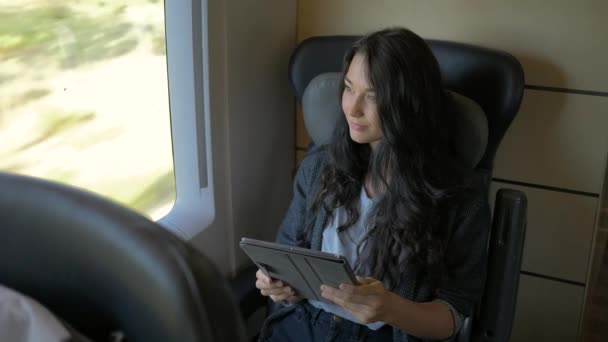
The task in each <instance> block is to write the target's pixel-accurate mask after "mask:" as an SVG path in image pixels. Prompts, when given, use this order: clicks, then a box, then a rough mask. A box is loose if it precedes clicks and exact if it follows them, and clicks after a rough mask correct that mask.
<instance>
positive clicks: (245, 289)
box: [230, 265, 267, 320]
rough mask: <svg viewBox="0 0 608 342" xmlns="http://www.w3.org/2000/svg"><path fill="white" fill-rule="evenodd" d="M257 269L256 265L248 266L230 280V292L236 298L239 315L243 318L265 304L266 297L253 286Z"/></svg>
mask: <svg viewBox="0 0 608 342" xmlns="http://www.w3.org/2000/svg"><path fill="white" fill-rule="evenodd" d="M257 271H258V267H257V266H256V265H251V266H248V267H246V268H244V269H242V270H241V271H239V272H238V273H237V274H236V276H235V277H234V278H233V279H231V280H230V285H231V287H232V292H233V293H234V297H235V298H236V300H237V303H238V305H239V308H240V310H241V315H242V316H243V319H244V320H247V318H249V316H251V315H252V314H253V313H254V312H256V311H257V310H258V309H259V308H261V307H263V306H265V305H266V304H267V300H266V297H264V296H262V295H261V294H260V291H259V290H258V289H257V288H256V287H255V279H256V278H255V273H256V272H257Z"/></svg>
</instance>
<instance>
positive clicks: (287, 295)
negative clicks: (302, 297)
mask: <svg viewBox="0 0 608 342" xmlns="http://www.w3.org/2000/svg"><path fill="white" fill-rule="evenodd" d="M293 296H294V295H293V293H290V292H287V293H285V292H283V293H279V294H276V295H271V296H270V299H272V300H273V301H275V302H282V301H287V300H288V299H289V298H291V297H293Z"/></svg>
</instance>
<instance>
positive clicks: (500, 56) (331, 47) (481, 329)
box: [289, 36, 527, 342]
mask: <svg viewBox="0 0 608 342" xmlns="http://www.w3.org/2000/svg"><path fill="white" fill-rule="evenodd" d="M357 39H359V37H357V36H326V37H312V38H309V39H307V40H305V41H303V42H301V43H300V44H299V45H298V47H297V48H296V50H295V51H294V52H293V54H292V57H291V61H290V65H289V78H290V80H291V83H292V86H293V89H294V92H295V95H296V97H297V98H298V99H299V100H300V101H302V97H303V95H304V93H305V89H306V87H307V85H308V84H309V83H310V81H311V80H313V79H314V78H315V77H317V76H318V75H321V74H325V73H333V72H341V71H342V64H343V56H344V55H345V52H346V51H347V50H348V49H349V48H350V47H351V46H352V45H353V43H354V42H355V41H356V40H357ZM427 43H428V44H429V45H430V47H431V50H432V51H433V53H434V55H435V57H436V58H437V60H438V62H439V66H440V68H441V74H442V78H443V82H444V86H445V87H446V88H447V89H449V90H451V91H454V92H456V93H459V94H461V95H464V96H466V97H468V98H470V99H472V100H474V101H475V102H476V103H477V104H479V105H480V106H481V108H482V109H483V112H484V113H485V115H486V119H487V120H486V121H487V144H486V147H485V152H483V156H482V157H481V159H480V161H479V162H478V163H477V166H476V169H477V170H478V171H480V172H482V173H483V174H484V175H485V176H486V177H487V178H486V185H487V186H488V187H489V182H490V179H491V176H492V170H493V165H494V157H495V155H496V151H497V149H498V146H499V144H500V142H501V140H502V138H503V136H504V135H505V133H506V131H507V129H508V128H509V125H510V124H511V122H512V121H513V119H514V117H515V115H516V114H517V112H518V110H519V106H520V104H521V100H522V96H523V91H524V73H523V69H522V67H521V64H520V63H519V61H518V60H517V59H515V58H514V57H513V56H511V55H509V54H507V53H505V52H502V51H497V50H492V49H487V48H482V47H478V46H472V45H468V44H463V43H456V42H447V41H439V40H427ZM336 95H337V94H336ZM332 106H333V108H335V107H336V106H338V105H336V104H335V103H334V104H333V105H332ZM330 110H331V108H330ZM305 115H306V114H305ZM313 115H316V114H314V113H313ZM330 122H331V121H330ZM321 126H322V124H319V123H316V125H315V127H321ZM464 146H466V145H464ZM526 220H527V200H526V196H525V194H523V193H522V192H520V191H515V190H510V189H501V190H500V191H498V193H497V196H496V201H495V207H494V215H493V222H492V227H491V232H490V238H489V242H488V246H489V248H488V265H489V267H488V273H487V280H486V287H485V290H484V294H483V298H482V302H481V304H480V307H479V314H478V317H475V318H467V319H466V320H465V325H464V327H463V329H462V330H461V334H460V335H459V336H458V341H459V342H464V341H467V342H468V341H496V342H498V341H501V342H502V341H508V339H509V336H510V334H511V327H512V322H513V316H514V310H515V302H516V298H517V291H518V285H519V270H520V267H521V259H522V253H523V242H524V236H525V230H526Z"/></svg>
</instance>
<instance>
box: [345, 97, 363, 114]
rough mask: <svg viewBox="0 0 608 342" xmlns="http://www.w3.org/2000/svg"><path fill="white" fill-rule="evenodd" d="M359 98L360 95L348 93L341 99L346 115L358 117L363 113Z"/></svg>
mask: <svg viewBox="0 0 608 342" xmlns="http://www.w3.org/2000/svg"><path fill="white" fill-rule="evenodd" d="M360 98H361V97H360V96H356V95H350V96H345V97H344V98H343V99H342V110H344V113H345V114H346V115H347V116H351V117H360V116H362V115H363V110H362V107H361V99H360Z"/></svg>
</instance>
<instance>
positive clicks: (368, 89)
mask: <svg viewBox="0 0 608 342" xmlns="http://www.w3.org/2000/svg"><path fill="white" fill-rule="evenodd" d="M344 83H348V84H347V85H349V84H350V85H352V84H353V82H351V81H350V80H349V79H348V77H346V76H344ZM365 92H366V93H375V92H376V91H375V90H374V88H366V89H365Z"/></svg>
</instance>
